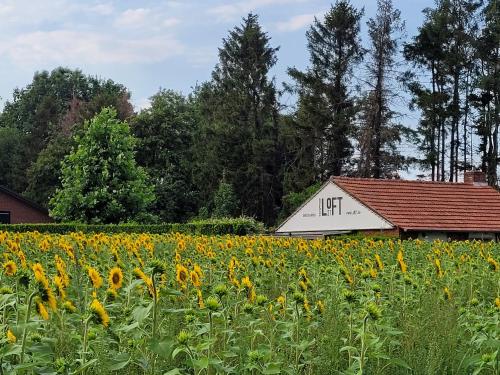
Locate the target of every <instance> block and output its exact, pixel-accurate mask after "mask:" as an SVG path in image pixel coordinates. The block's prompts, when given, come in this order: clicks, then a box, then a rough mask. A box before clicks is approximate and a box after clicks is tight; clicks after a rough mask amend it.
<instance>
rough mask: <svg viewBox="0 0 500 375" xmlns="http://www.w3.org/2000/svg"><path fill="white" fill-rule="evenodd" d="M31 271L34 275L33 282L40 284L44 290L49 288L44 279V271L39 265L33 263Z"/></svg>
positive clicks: (47, 282) (47, 281)
mask: <svg viewBox="0 0 500 375" xmlns="http://www.w3.org/2000/svg"><path fill="white" fill-rule="evenodd" d="M31 269H32V270H33V273H34V275H35V280H36V281H37V282H39V283H40V284H42V286H43V287H44V288H45V289H48V288H49V280H47V278H46V277H45V271H44V270H43V266H42V265H41V264H40V263H35V264H34V265H33V266H32V267H31Z"/></svg>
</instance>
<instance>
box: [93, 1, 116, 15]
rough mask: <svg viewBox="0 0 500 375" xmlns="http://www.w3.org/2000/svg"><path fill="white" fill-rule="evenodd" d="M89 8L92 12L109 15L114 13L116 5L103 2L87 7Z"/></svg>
mask: <svg viewBox="0 0 500 375" xmlns="http://www.w3.org/2000/svg"><path fill="white" fill-rule="evenodd" d="M87 10H88V11H90V12H93V13H96V14H99V15H101V16H109V15H110V14H113V12H114V7H113V5H112V4H106V3H102V4H96V5H92V6H89V7H88V8H87Z"/></svg>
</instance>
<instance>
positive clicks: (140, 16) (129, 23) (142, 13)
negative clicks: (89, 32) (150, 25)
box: [114, 8, 151, 28]
mask: <svg viewBox="0 0 500 375" xmlns="http://www.w3.org/2000/svg"><path fill="white" fill-rule="evenodd" d="M150 14H151V9H147V8H137V9H127V10H126V11H124V12H122V13H121V14H120V16H119V17H118V18H117V19H116V20H115V22H114V25H115V26H118V27H129V28H136V27H141V26H143V25H145V24H146V23H147V20H148V18H149V16H150Z"/></svg>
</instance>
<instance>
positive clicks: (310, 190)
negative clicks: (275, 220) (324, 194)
mask: <svg viewBox="0 0 500 375" xmlns="http://www.w3.org/2000/svg"><path fill="white" fill-rule="evenodd" d="M320 187H321V183H320V182H317V183H315V184H314V185H311V186H309V187H307V188H306V189H304V190H302V191H299V192H291V193H288V194H287V195H285V196H283V208H282V210H281V212H280V219H281V220H284V219H286V218H287V217H288V216H290V215H291V214H292V213H293V212H294V211H295V210H296V209H297V208H299V207H300V205H302V204H303V203H304V202H305V201H306V200H307V199H309V198H310V197H312V196H313V195H314V194H315V193H316V192H317V191H318V190H319V189H320Z"/></svg>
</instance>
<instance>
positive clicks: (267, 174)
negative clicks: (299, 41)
mask: <svg viewBox="0 0 500 375" xmlns="http://www.w3.org/2000/svg"><path fill="white" fill-rule="evenodd" d="M269 42H270V38H269V36H268V35H267V34H266V33H265V32H263V31H262V29H261V27H260V25H259V22H258V17H257V16H256V15H254V14H249V15H248V16H247V17H246V18H244V19H243V24H242V25H241V26H238V27H236V28H234V30H232V31H231V32H230V33H229V36H228V37H227V38H225V39H224V40H223V43H222V48H220V49H219V63H218V64H217V66H216V67H215V69H214V71H213V74H212V81H211V82H209V83H207V84H205V85H203V86H202V87H201V88H200V90H199V92H198V95H197V98H198V104H199V110H200V113H201V115H202V117H203V118H202V129H201V130H200V134H199V135H198V137H197V147H196V148H197V150H198V158H197V168H198V170H199V172H198V173H197V175H198V179H199V182H198V183H199V184H202V185H203V186H205V187H207V189H206V190H207V193H206V195H205V196H206V198H205V199H209V195H210V196H212V197H213V194H214V193H215V190H216V189H217V187H218V183H219V181H220V178H221V177H222V172H223V170H225V171H226V178H227V182H228V183H230V184H231V185H232V186H233V188H234V190H235V193H236V196H237V198H238V200H239V201H240V203H241V207H242V208H243V212H242V213H243V214H246V215H249V216H255V217H257V218H258V219H259V220H263V221H264V222H266V223H268V224H269V223H272V222H273V221H274V219H275V217H276V214H277V208H278V206H279V203H280V199H281V194H282V193H281V181H280V160H279V153H278V150H279V149H278V103H277V93H276V88H275V85H274V81H273V80H271V79H270V78H269V71H270V69H271V68H272V67H273V66H274V65H275V63H276V51H277V50H278V49H277V48H273V47H271V46H270V45H269Z"/></svg>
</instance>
